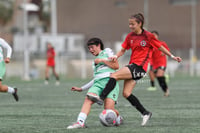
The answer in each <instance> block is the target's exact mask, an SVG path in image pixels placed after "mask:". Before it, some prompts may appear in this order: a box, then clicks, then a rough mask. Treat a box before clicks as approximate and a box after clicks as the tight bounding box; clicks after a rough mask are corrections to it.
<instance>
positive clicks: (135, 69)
mask: <svg viewBox="0 0 200 133" xmlns="http://www.w3.org/2000/svg"><path fill="white" fill-rule="evenodd" d="M127 67H128V68H129V70H130V71H131V74H132V79H133V80H139V79H141V78H143V77H145V76H146V72H145V70H144V69H143V68H142V66H138V65H136V64H134V63H132V64H129V65H127Z"/></svg>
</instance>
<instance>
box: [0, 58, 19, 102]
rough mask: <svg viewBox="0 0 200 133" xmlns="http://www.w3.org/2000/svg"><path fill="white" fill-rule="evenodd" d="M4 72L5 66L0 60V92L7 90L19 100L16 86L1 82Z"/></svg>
mask: <svg viewBox="0 0 200 133" xmlns="http://www.w3.org/2000/svg"><path fill="white" fill-rule="evenodd" d="M5 72H6V67H5V63H4V62H0V92H8V93H10V94H12V95H13V97H14V99H15V100H16V101H18V100H19V98H18V95H17V88H12V87H10V86H7V85H3V84H2V78H3V76H4V75H5Z"/></svg>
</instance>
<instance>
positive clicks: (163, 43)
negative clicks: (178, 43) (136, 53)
mask: <svg viewBox="0 0 200 133" xmlns="http://www.w3.org/2000/svg"><path fill="white" fill-rule="evenodd" d="M162 45H163V46H164V47H165V48H166V49H167V50H168V51H170V49H169V47H168V46H167V44H166V42H164V41H163V42H162Z"/></svg>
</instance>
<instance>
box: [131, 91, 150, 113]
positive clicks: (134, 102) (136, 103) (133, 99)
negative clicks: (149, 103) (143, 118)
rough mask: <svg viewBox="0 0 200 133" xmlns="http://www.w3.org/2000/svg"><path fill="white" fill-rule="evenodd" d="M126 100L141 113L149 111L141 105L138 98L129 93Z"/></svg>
mask: <svg viewBox="0 0 200 133" xmlns="http://www.w3.org/2000/svg"><path fill="white" fill-rule="evenodd" d="M127 100H128V101H129V102H130V103H131V104H132V105H133V106H134V107H135V108H136V109H137V110H138V111H139V112H140V113H141V114H143V115H146V114H148V113H149V112H148V111H147V110H146V109H145V108H144V107H143V105H142V104H141V103H140V101H139V99H137V97H135V96H134V95H133V94H131V95H130V96H129V97H127Z"/></svg>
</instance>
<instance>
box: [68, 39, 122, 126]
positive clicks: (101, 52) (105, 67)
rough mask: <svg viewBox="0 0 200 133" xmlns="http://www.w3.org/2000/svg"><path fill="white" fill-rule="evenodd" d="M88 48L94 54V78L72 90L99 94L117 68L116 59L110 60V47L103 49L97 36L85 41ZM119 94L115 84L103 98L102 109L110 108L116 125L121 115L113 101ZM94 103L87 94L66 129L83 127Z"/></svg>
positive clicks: (120, 119)
mask: <svg viewBox="0 0 200 133" xmlns="http://www.w3.org/2000/svg"><path fill="white" fill-rule="evenodd" d="M87 46H88V49H89V51H90V53H91V54H93V55H94V56H96V58H95V60H94V62H93V69H94V79H93V80H92V81H90V82H89V83H87V84H86V85H84V86H82V87H81V88H78V87H72V88H71V90H72V91H82V90H87V89H89V90H88V93H87V94H93V95H96V96H99V95H100V94H101V92H102V91H103V89H104V87H105V85H106V83H107V82H108V80H109V76H110V74H111V73H113V72H115V70H116V69H118V68H119V64H118V61H112V62H110V61H109V60H108V59H109V57H112V56H113V52H112V50H111V49H110V48H106V49H104V48H103V47H104V46H103V43H102V41H101V40H100V39H99V38H92V39H90V40H89V41H88V42H87ZM118 95H119V85H118V83H117V84H116V86H115V88H114V89H113V91H111V93H110V94H109V95H108V96H107V97H106V98H105V101H104V109H112V110H114V111H115V112H116V114H117V116H118V117H117V121H116V125H117V126H118V125H120V124H121V122H122V117H121V116H120V115H119V112H118V111H117V110H116V109H115V102H116V101H117V98H118ZM93 103H94V101H93V100H92V99H89V98H88V96H86V97H85V101H84V103H83V105H82V109H81V112H80V113H79V115H78V118H77V122H76V123H74V124H72V125H69V126H68V127H67V129H75V128H84V127H85V121H86V118H87V116H88V114H89V112H90V109H91V106H92V104H93Z"/></svg>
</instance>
